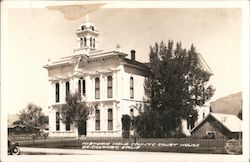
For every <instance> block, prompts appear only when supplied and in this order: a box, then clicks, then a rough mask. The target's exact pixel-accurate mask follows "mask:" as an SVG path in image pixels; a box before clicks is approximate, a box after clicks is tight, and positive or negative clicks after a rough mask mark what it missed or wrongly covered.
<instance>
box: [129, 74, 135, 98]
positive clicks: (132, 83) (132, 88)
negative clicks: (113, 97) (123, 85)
mask: <svg viewBox="0 0 250 162" xmlns="http://www.w3.org/2000/svg"><path fill="white" fill-rule="evenodd" d="M130 98H131V99H133V98H134V79H133V77H131V78H130Z"/></svg>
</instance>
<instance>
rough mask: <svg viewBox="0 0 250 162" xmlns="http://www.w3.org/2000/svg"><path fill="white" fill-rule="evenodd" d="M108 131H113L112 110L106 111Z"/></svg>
mask: <svg viewBox="0 0 250 162" xmlns="http://www.w3.org/2000/svg"><path fill="white" fill-rule="evenodd" d="M108 130H113V110H112V109H108Z"/></svg>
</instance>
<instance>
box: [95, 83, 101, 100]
mask: <svg viewBox="0 0 250 162" xmlns="http://www.w3.org/2000/svg"><path fill="white" fill-rule="evenodd" d="M95 98H96V99H100V79H99V78H95Z"/></svg>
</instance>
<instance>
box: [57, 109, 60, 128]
mask: <svg viewBox="0 0 250 162" xmlns="http://www.w3.org/2000/svg"><path fill="white" fill-rule="evenodd" d="M56 130H57V131H59V130H60V114H59V112H56Z"/></svg>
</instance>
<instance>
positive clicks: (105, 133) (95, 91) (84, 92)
mask: <svg viewBox="0 0 250 162" xmlns="http://www.w3.org/2000/svg"><path fill="white" fill-rule="evenodd" d="M76 35H77V41H78V47H77V48H76V49H75V50H74V52H73V54H71V55H69V56H66V57H61V58H60V59H59V60H56V61H50V62H48V64H47V65H45V66H44V68H46V69H47V70H48V77H49V83H50V97H49V98H50V106H49V107H50V113H49V129H50V132H49V136H52V137H53V136H54V137H55V136H64V137H66V136H67V137H76V136H77V132H78V131H77V130H76V128H74V126H73V125H67V124H66V125H65V124H64V123H62V121H61V120H60V116H61V114H60V108H61V106H62V105H63V104H65V98H66V96H67V94H69V93H80V94H81V97H82V101H86V102H87V104H88V105H91V106H93V107H94V112H93V113H92V114H90V116H89V119H88V121H87V123H85V124H84V125H83V126H82V127H81V129H83V130H79V129H78V130H79V132H81V133H80V134H83V135H86V136H87V137H121V136H122V122H121V118H122V115H123V114H128V115H130V116H136V115H138V108H139V107H140V106H141V105H142V102H143V97H145V93H144V79H145V77H147V76H149V74H150V73H149V69H148V67H147V65H146V64H144V63H141V62H138V61H136V52H135V50H131V53H130V54H126V53H123V52H122V51H120V46H119V45H117V47H116V49H114V50H112V51H104V50H100V49H98V36H99V33H98V30H97V28H96V27H95V25H94V24H92V23H90V22H87V23H84V24H81V25H80V27H79V29H77V31H76ZM200 57H201V56H200ZM201 59H202V58H201ZM202 61H204V60H202ZM204 65H206V64H205V62H204ZM204 67H205V68H208V67H206V66H204ZM208 69H209V68H208ZM199 110H201V111H200V112H199V113H202V115H203V117H204V116H206V115H207V114H208V113H209V111H207V110H208V109H207V108H203V109H199ZM205 113H206V114H205ZM183 127H184V128H183V132H184V133H185V134H187V135H188V134H189V132H190V131H189V130H191V127H190V128H189V124H188V123H187V122H185V121H183Z"/></svg>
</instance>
